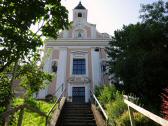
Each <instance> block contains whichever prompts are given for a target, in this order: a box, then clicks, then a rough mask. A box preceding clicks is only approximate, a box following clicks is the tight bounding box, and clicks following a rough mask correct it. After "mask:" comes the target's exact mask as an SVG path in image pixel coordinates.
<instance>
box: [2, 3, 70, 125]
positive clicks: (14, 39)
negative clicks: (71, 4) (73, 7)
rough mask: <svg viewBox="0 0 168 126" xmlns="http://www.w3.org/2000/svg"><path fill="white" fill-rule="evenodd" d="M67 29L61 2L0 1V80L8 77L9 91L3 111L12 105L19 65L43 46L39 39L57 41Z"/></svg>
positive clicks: (65, 12)
mask: <svg viewBox="0 0 168 126" xmlns="http://www.w3.org/2000/svg"><path fill="white" fill-rule="evenodd" d="M32 26H37V27H38V28H37V30H36V31H33V30H32ZM68 26H69V21H68V11H67V10H66V8H65V7H64V6H62V5H61V2H60V0H15V1H13V0H1V1H0V73H1V74H0V79H1V80H3V77H5V76H8V79H9V86H8V88H9V89H8V91H10V93H9V94H10V95H9V96H8V99H6V100H7V101H6V102H7V103H9V104H8V106H5V108H6V109H10V107H11V104H12V103H11V102H12V97H13V93H12V92H13V88H12V84H13V81H14V80H15V79H16V76H17V74H16V72H17V69H18V67H19V64H24V63H25V62H27V60H31V57H33V55H34V54H35V53H36V51H37V48H39V47H41V46H42V45H43V41H42V37H44V36H45V37H53V38H57V36H58V33H59V31H60V30H61V29H62V30H63V29H67V28H68ZM9 68H10V71H7V70H8V69H9ZM9 73H10V77H9ZM1 80H0V82H2V81H1ZM3 84H4V83H0V85H3ZM7 120H8V119H7ZM6 122H8V121H6ZM5 125H8V123H6V124H5Z"/></svg>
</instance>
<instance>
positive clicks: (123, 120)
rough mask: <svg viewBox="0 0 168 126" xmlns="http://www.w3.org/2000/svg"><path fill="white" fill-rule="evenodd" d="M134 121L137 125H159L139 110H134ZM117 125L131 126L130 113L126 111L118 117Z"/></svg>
mask: <svg viewBox="0 0 168 126" xmlns="http://www.w3.org/2000/svg"><path fill="white" fill-rule="evenodd" d="M133 116H134V122H135V125H136V126H159V125H158V124H156V123H155V122H153V121H152V120H150V119H149V118H147V117H145V116H144V115H142V114H141V113H139V112H134V113H133ZM116 126H130V118H129V113H128V111H127V112H124V113H123V114H122V115H121V116H120V117H119V118H118V119H116Z"/></svg>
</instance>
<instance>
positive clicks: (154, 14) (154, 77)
mask: <svg viewBox="0 0 168 126" xmlns="http://www.w3.org/2000/svg"><path fill="white" fill-rule="evenodd" d="M140 17H141V19H142V22H140V23H137V24H130V25H128V26H123V28H122V29H121V30H117V31H115V32H114V36H113V37H112V41H111V42H110V43H109V47H108V48H107V52H108V55H109V68H110V69H109V72H110V73H111V74H113V76H112V77H113V78H112V79H117V81H115V82H117V83H119V82H120V81H123V82H124V87H123V88H124V90H125V91H126V93H130V92H132V93H134V94H136V95H137V96H139V97H141V98H143V99H144V100H145V101H146V102H147V103H151V104H152V106H153V107H154V108H157V109H159V108H160V107H159V105H160V104H159V103H160V102H161V99H160V94H161V91H162V89H163V88H165V86H166V85H167V83H168V78H167V75H168V67H167V64H168V49H167V48H168V47H167V46H168V20H167V19H168V2H166V3H164V2H163V1H158V2H156V3H153V4H149V5H143V6H142V10H141V16H140ZM117 83H116V85H118V84H117ZM153 103H155V104H153Z"/></svg>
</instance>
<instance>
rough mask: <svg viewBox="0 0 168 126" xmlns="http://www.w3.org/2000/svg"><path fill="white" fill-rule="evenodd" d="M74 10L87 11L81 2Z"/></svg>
mask: <svg viewBox="0 0 168 126" xmlns="http://www.w3.org/2000/svg"><path fill="white" fill-rule="evenodd" d="M74 9H86V8H85V7H84V6H83V5H82V4H81V2H79V4H78V5H77V6H76V7H75V8H74Z"/></svg>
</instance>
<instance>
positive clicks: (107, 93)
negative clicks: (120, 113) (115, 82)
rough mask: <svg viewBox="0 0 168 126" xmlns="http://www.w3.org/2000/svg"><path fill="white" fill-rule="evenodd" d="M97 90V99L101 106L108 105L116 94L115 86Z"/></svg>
mask: <svg viewBox="0 0 168 126" xmlns="http://www.w3.org/2000/svg"><path fill="white" fill-rule="evenodd" d="M97 90H98V91H97V93H98V92H99V95H98V99H99V101H100V103H101V104H103V105H105V103H109V102H111V101H112V100H115V95H116V92H117V90H116V88H115V86H109V85H106V86H104V87H103V88H100V89H97Z"/></svg>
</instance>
